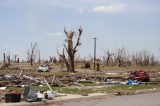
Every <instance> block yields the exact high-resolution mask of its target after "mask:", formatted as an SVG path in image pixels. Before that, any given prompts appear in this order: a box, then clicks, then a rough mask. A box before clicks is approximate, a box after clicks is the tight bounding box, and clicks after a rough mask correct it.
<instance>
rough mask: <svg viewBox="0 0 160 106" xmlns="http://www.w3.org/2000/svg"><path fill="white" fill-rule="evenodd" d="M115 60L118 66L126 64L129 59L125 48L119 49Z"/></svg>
mask: <svg viewBox="0 0 160 106" xmlns="http://www.w3.org/2000/svg"><path fill="white" fill-rule="evenodd" d="M114 58H115V62H116V63H117V66H119V67H121V66H123V65H124V64H125V63H126V60H127V59H128V58H127V53H126V50H125V48H119V49H117V50H116V53H115V55H114Z"/></svg>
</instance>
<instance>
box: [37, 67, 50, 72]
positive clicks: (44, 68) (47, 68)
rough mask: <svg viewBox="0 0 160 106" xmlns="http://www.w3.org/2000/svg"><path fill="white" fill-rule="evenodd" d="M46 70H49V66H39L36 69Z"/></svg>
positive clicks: (39, 70)
mask: <svg viewBox="0 0 160 106" xmlns="http://www.w3.org/2000/svg"><path fill="white" fill-rule="evenodd" d="M48 71H49V67H48V66H45V65H41V66H39V67H38V70H37V72H48Z"/></svg>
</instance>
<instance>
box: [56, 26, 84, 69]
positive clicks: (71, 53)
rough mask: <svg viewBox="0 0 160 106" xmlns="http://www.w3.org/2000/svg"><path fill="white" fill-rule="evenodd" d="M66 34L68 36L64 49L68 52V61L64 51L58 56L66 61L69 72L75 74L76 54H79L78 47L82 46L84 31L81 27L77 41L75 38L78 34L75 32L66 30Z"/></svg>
mask: <svg viewBox="0 0 160 106" xmlns="http://www.w3.org/2000/svg"><path fill="white" fill-rule="evenodd" d="M64 32H65V34H66V39H65V44H64V48H65V50H66V52H67V55H68V59H67V58H66V56H65V52H64V49H63V53H62V54H59V53H58V54H59V56H60V57H61V58H63V60H64V61H65V64H66V67H67V71H69V72H75V64H74V60H75V54H76V52H77V47H78V46H80V45H81V43H80V39H81V35H82V32H83V30H82V28H81V27H80V28H79V29H78V36H77V39H76V40H75V39H74V37H75V36H76V33H75V32H74V31H68V32H67V31H66V29H64ZM74 40H75V42H74ZM74 43H75V44H74Z"/></svg>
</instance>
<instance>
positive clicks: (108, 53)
mask: <svg viewBox="0 0 160 106" xmlns="http://www.w3.org/2000/svg"><path fill="white" fill-rule="evenodd" d="M104 52H105V54H106V56H107V58H106V65H107V66H108V65H109V64H110V60H111V58H112V56H113V55H114V53H111V52H110V51H109V50H106V51H104Z"/></svg>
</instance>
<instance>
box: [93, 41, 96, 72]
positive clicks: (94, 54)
mask: <svg viewBox="0 0 160 106" xmlns="http://www.w3.org/2000/svg"><path fill="white" fill-rule="evenodd" d="M93 39H94V70H95V69H96V40H97V38H93Z"/></svg>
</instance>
